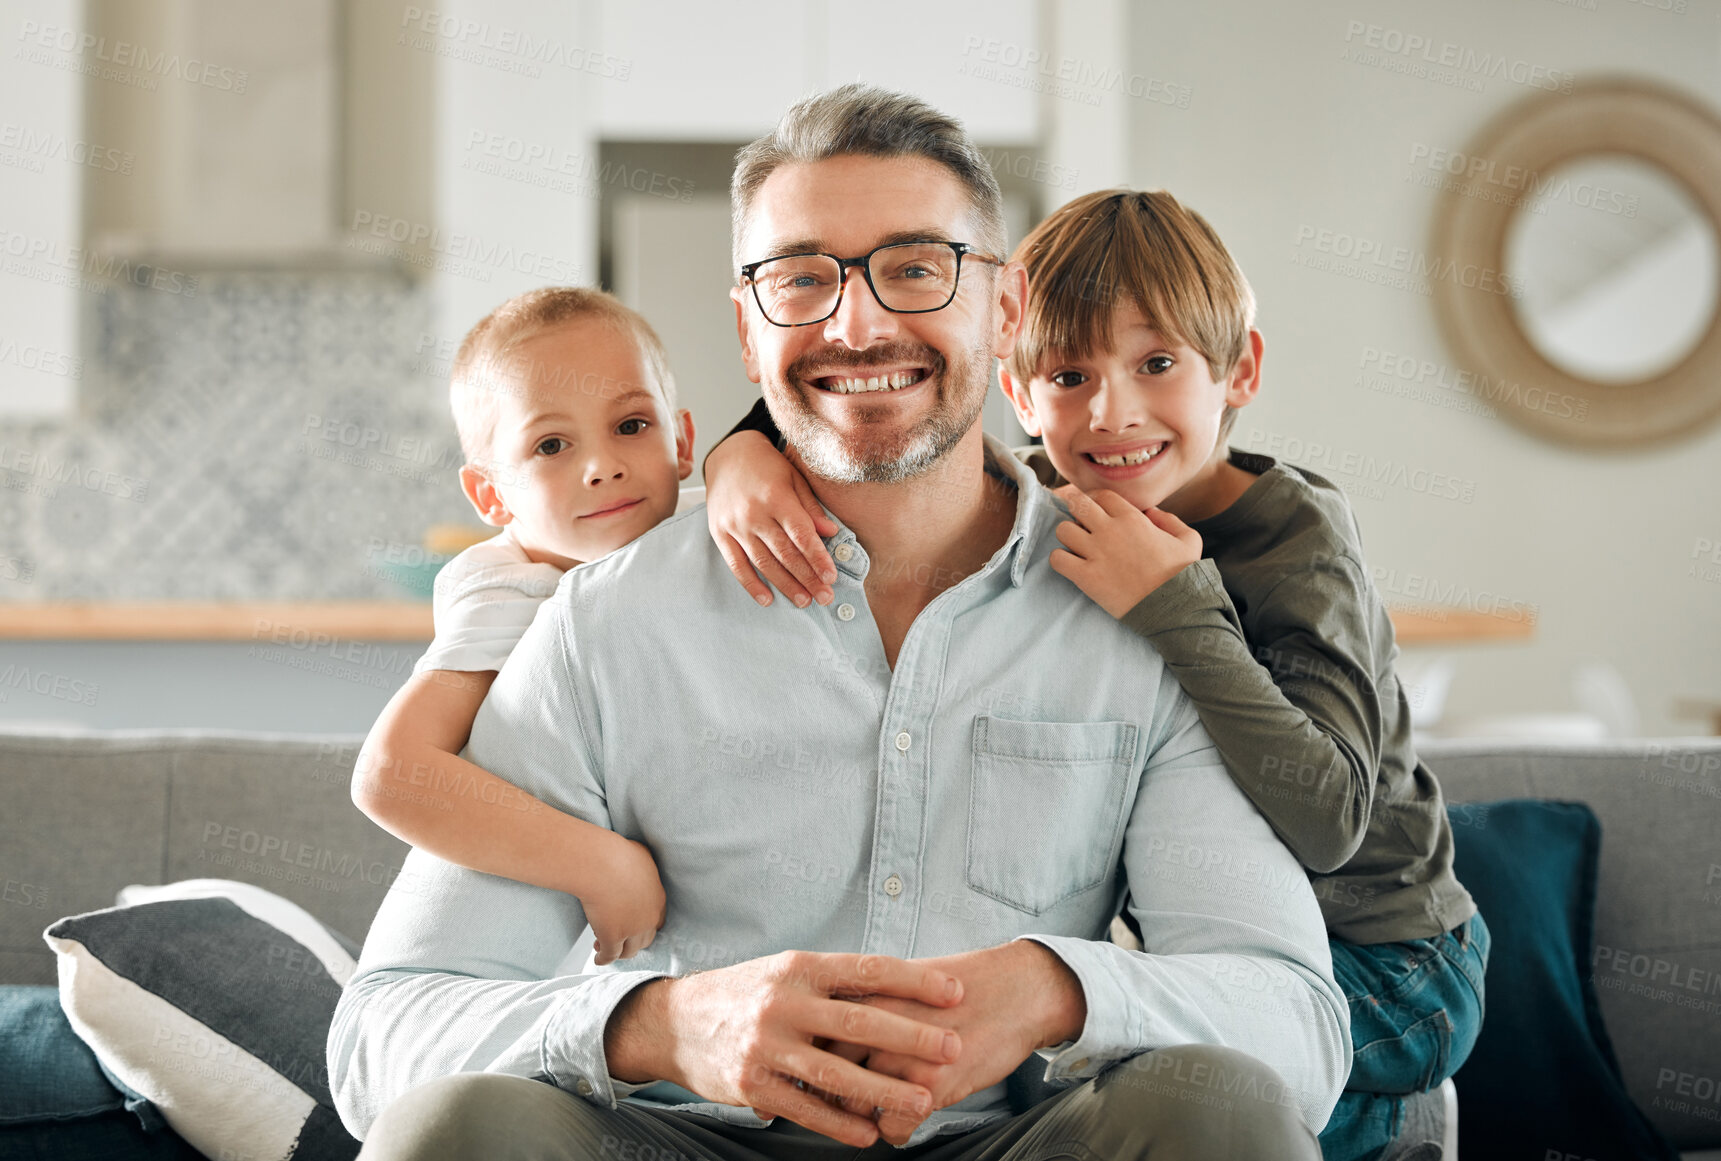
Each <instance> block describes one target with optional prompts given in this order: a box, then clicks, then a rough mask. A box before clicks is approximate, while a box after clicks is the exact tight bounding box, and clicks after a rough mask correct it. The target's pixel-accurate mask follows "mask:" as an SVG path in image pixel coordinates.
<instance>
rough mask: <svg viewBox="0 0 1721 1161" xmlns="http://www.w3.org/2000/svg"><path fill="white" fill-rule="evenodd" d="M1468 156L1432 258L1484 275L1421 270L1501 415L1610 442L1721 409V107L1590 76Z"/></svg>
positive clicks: (1685, 423)
mask: <svg viewBox="0 0 1721 1161" xmlns="http://www.w3.org/2000/svg"><path fill="white" fill-rule="evenodd" d="M1466 158H1467V163H1466V168H1467V172H1470V173H1474V174H1475V175H1476V176H1475V177H1473V178H1461V179H1460V180H1459V181H1457V182H1454V183H1453V184H1451V185H1449V186H1448V187H1446V189H1445V191H1444V192H1443V194H1442V200H1441V203H1440V209H1439V213H1438V214H1437V216H1436V222H1435V242H1434V253H1435V254H1436V255H1437V256H1440V257H1442V258H1447V257H1449V258H1450V259H1451V260H1452V267H1453V269H1454V270H1455V271H1456V272H1457V273H1458V274H1462V273H1463V272H1465V271H1486V272H1489V273H1490V276H1489V277H1478V278H1464V277H1458V276H1456V274H1455V276H1454V277H1452V278H1450V279H1447V278H1439V279H1435V280H1433V286H1434V291H1435V304H1436V310H1437V313H1438V315H1439V318H1440V322H1441V326H1442V329H1443V330H1444V332H1445V334H1446V337H1447V340H1448V341H1449V342H1450V343H1451V344H1452V346H1453V347H1454V348H1455V349H1456V350H1457V352H1458V354H1459V356H1460V357H1461V358H1462V359H1463V360H1464V361H1465V362H1466V363H1467V364H1469V368H1468V369H1470V370H1473V371H1475V372H1477V373H1478V374H1479V375H1481V376H1484V377H1486V378H1487V379H1488V380H1489V386H1490V390H1489V392H1488V395H1489V398H1490V399H1491V400H1496V401H1497V402H1498V404H1499V406H1500V409H1501V411H1502V413H1503V414H1505V415H1506V416H1507V417H1508V418H1510V419H1512V420H1513V421H1515V422H1517V423H1519V424H1520V425H1522V426H1524V427H1526V428H1528V429H1530V430H1532V431H1534V432H1536V433H1538V434H1540V435H1544V436H1550V437H1553V438H1555V439H1559V440H1561V441H1563V442H1570V443H1581V444H1594V445H1606V446H1619V445H1621V444H1625V443H1646V442H1652V441H1656V440H1662V439H1668V438H1673V437H1676V436H1681V435H1686V434H1690V433H1691V432H1693V431H1695V430H1697V429H1698V428H1699V426H1700V425H1701V424H1703V423H1705V422H1707V421H1709V420H1713V419H1714V418H1715V417H1716V416H1718V415H1721V119H1717V118H1716V116H1715V115H1714V114H1713V113H1712V112H1710V111H1709V110H1708V109H1707V108H1705V107H1704V106H1702V105H1700V104H1699V103H1697V102H1696V101H1694V100H1692V99H1691V98H1688V97H1685V96H1683V95H1680V94H1678V93H1675V92H1672V91H1671V90H1668V89H1665V88H1661V87H1659V86H1654V85H1649V84H1646V83H1643V82H1637V81H1590V82H1586V83H1583V84H1580V85H1575V86H1574V87H1573V91H1572V92H1571V93H1570V94H1546V95H1539V96H1537V97H1536V98H1533V99H1531V100H1529V101H1526V102H1524V103H1523V104H1520V105H1518V106H1515V107H1513V108H1511V109H1509V110H1507V111H1506V113H1505V114H1504V115H1502V116H1501V117H1500V118H1499V119H1498V120H1496V121H1495V122H1494V123H1493V124H1491V125H1489V126H1488V128H1487V129H1486V130H1485V131H1484V132H1483V133H1482V134H1481V135H1480V137H1479V138H1478V139H1477V140H1476V141H1475V142H1474V143H1472V145H1471V146H1470V148H1469V150H1468V151H1467V153H1466ZM1502 276H1503V277H1502Z"/></svg>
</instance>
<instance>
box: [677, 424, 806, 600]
mask: <svg viewBox="0 0 1721 1161" xmlns="http://www.w3.org/2000/svg"><path fill="white" fill-rule="evenodd" d="M705 520H706V523H707V524H708V525H709V526H710V529H711V539H712V540H714V541H716V542H717V549H718V551H719V552H721V553H722V554H723V560H724V562H725V563H727V564H728V565H729V571H730V572H732V573H734V574H735V579H736V580H738V581H740V582H741V585H742V587H743V588H745V589H746V590H747V591H748V592H749V593H752V594H753V599H754V600H756V601H758V602H759V603H760V604H761V605H768V604H770V603H771V590H770V589H769V588H768V587H767V586H766V585H765V583H764V581H761V580H760V579H759V574H763V575H764V577H765V580H768V581H770V582H771V584H773V585H776V586H777V588H778V590H779V591H781V592H782V594H783V595H784V596H785V597H788V598H789V599H790V600H791V601H793V602H794V603H795V604H796V605H797V606H799V607H801V608H805V607H806V606H807V605H808V604H810V603H811V602H813V601H818V602H819V604H821V605H828V604H830V603H831V600H832V598H833V597H834V595H835V592H834V590H833V589H832V588H831V585H832V583H834V582H835V581H836V579H837V568H836V565H834V564H832V563H831V555H830V553H829V552H827V551H826V550H825V545H824V542H823V541H822V540H820V537H821V536H835V535H836V533H837V524H836V522H835V521H834V520H832V519H831V518H830V517H829V516H827V515H825V510H824V507H823V506H822V505H821V504H820V503H819V501H818V497H816V496H814V495H813V490H812V488H811V487H809V486H808V484H807V478H806V477H805V476H803V475H802V474H801V473H800V472H799V471H797V470H796V468H795V465H794V464H792V463H790V462H789V460H788V457H786V456H784V455H783V454H782V453H781V452H779V451H778V450H777V449H776V448H775V447H773V446H772V445H771V442H770V441H769V440H767V439H766V438H765V437H764V436H762V435H760V434H759V433H758V432H755V431H743V432H737V433H736V434H735V435H732V436H730V437H729V438H728V439H726V440H724V441H723V442H722V443H720V444H718V445H717V446H716V447H715V448H713V449H712V450H711V454H710V455H709V456H707V457H706V460H705ZM755 569H757V570H758V573H755V572H754V570H755Z"/></svg>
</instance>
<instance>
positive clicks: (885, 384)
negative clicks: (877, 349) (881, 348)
mask: <svg viewBox="0 0 1721 1161" xmlns="http://www.w3.org/2000/svg"><path fill="white" fill-rule="evenodd" d="M926 377H927V370H926V368H925V367H913V368H910V369H908V370H906V371H889V372H886V373H884V374H880V375H872V376H859V375H824V376H821V377H819V378H816V379H813V380H811V382H812V384H813V386H815V387H817V388H818V389H819V390H821V391H829V392H831V393H832V394H833V395H860V394H863V393H865V392H870V391H900V390H902V389H903V388H904V387H912V386H914V385H915V384H916V383H919V382H921V381H922V380H924V379H925V378H926Z"/></svg>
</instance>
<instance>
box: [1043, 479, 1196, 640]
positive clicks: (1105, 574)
mask: <svg viewBox="0 0 1721 1161" xmlns="http://www.w3.org/2000/svg"><path fill="white" fill-rule="evenodd" d="M1058 495H1059V496H1061V497H1062V498H1063V499H1064V501H1065V502H1066V503H1067V504H1069V506H1070V519H1068V520H1066V521H1064V522H1063V523H1062V524H1060V525H1058V528H1057V536H1058V542H1059V543H1061V544H1062V545H1063V546H1064V547H1063V548H1054V549H1053V550H1052V569H1053V571H1055V572H1057V573H1058V574H1059V575H1061V576H1066V577H1068V578H1069V579H1070V580H1072V581H1074V582H1075V585H1076V587H1077V588H1079V589H1081V590H1082V592H1084V593H1086V594H1087V595H1088V596H1089V597H1090V598H1091V599H1092V600H1093V602H1094V603H1095V604H1096V605H1098V606H1099V607H1100V608H1102V609H1104V610H1105V611H1106V612H1108V613H1110V614H1111V615H1112V616H1114V617H1119V618H1121V617H1122V616H1123V615H1124V614H1126V613H1128V612H1129V611H1130V610H1131V609H1133V608H1135V607H1136V606H1137V605H1139V604H1140V603H1141V602H1142V601H1143V600H1145V599H1146V598H1147V596H1148V595H1149V594H1150V593H1152V592H1154V591H1155V590H1157V589H1158V588H1159V586H1160V585H1162V584H1164V583H1165V582H1166V581H1168V580H1170V579H1171V578H1172V577H1174V576H1176V575H1177V574H1178V573H1180V572H1182V571H1183V570H1184V569H1185V568H1187V567H1189V566H1190V565H1192V564H1194V563H1195V562H1196V561H1198V560H1200V559H1201V534H1200V533H1199V532H1196V531H1195V530H1194V529H1193V528H1191V527H1189V525H1187V524H1185V523H1184V522H1183V521H1182V520H1179V519H1178V518H1177V517H1176V516H1173V515H1172V514H1171V513H1170V512H1167V511H1164V510H1163V509H1160V508H1149V509H1148V510H1147V511H1146V512H1143V511H1140V510H1139V509H1137V508H1136V507H1135V506H1134V505H1132V504H1131V503H1130V502H1129V501H1127V500H1125V499H1124V498H1123V497H1122V496H1120V495H1118V494H1117V493H1116V492H1113V491H1111V490H1110V489H1109V488H1102V489H1100V490H1099V491H1096V492H1093V493H1091V494H1089V493H1085V492H1082V491H1080V490H1078V489H1077V488H1076V487H1075V486H1074V485H1073V484H1072V485H1066V486H1065V487H1063V488H1059V489H1058Z"/></svg>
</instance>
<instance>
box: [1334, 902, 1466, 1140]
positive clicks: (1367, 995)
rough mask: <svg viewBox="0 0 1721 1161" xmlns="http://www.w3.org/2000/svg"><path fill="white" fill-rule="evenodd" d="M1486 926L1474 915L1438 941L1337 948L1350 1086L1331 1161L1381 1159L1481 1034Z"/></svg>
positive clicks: (1338, 1112)
mask: <svg viewBox="0 0 1721 1161" xmlns="http://www.w3.org/2000/svg"><path fill="white" fill-rule="evenodd" d="M1490 942H1491V940H1490V937H1489V934H1488V925H1487V924H1486V923H1484V922H1482V915H1481V913H1480V912H1478V913H1477V914H1476V915H1474V916H1473V917H1471V918H1470V919H1469V920H1468V921H1467V922H1465V923H1463V924H1460V925H1459V926H1457V927H1455V928H1453V929H1452V930H1451V931H1448V932H1446V933H1445V934H1443V935H1438V936H1436V937H1434V938H1433V939H1411V940H1406V941H1405V942H1403V943H1378V944H1370V945H1366V946H1359V945H1357V944H1353V943H1346V942H1344V941H1342V940H1337V939H1335V940H1333V941H1332V952H1333V976H1334V978H1335V979H1337V980H1338V983H1339V987H1340V988H1342V989H1344V993H1345V998H1346V999H1347V1000H1349V1001H1350V1013H1351V1044H1352V1045H1353V1046H1354V1048H1355V1055H1354V1058H1353V1061H1352V1064H1351V1074H1350V1079H1349V1080H1348V1081H1347V1082H1346V1083H1345V1091H1344V1093H1343V1094H1342V1095H1341V1096H1340V1097H1339V1103H1338V1107H1337V1108H1335V1109H1334V1110H1333V1115H1332V1119H1331V1120H1329V1121H1328V1122H1327V1127H1326V1129H1325V1130H1324V1131H1323V1132H1322V1133H1321V1149H1322V1151H1323V1152H1324V1154H1325V1155H1326V1161H1365V1159H1368V1158H1374V1157H1377V1156H1379V1154H1380V1152H1381V1150H1383V1149H1384V1148H1385V1147H1386V1145H1387V1144H1388V1143H1389V1142H1391V1141H1392V1139H1393V1138H1394V1137H1395V1136H1397V1135H1398V1131H1399V1127H1400V1124H1401V1122H1402V1119H1403V1115H1404V1099H1403V1098H1404V1096H1405V1095H1406V1094H1409V1093H1418V1092H1427V1091H1428V1090H1429V1089H1432V1088H1434V1087H1436V1086H1437V1085H1439V1084H1440V1082H1441V1081H1443V1080H1445V1079H1446V1078H1447V1077H1449V1076H1451V1075H1452V1074H1453V1073H1454V1072H1457V1071H1458V1067H1459V1066H1460V1065H1461V1064H1463V1063H1464V1060H1465V1058H1466V1057H1468V1056H1469V1055H1470V1049H1471V1048H1472V1047H1474V1046H1475V1044H1476V1035H1477V1033H1478V1032H1480V1031H1481V1030H1482V1010H1483V990H1482V976H1483V972H1484V971H1485V970H1486V969H1487V966H1488V945H1489V943H1490Z"/></svg>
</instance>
